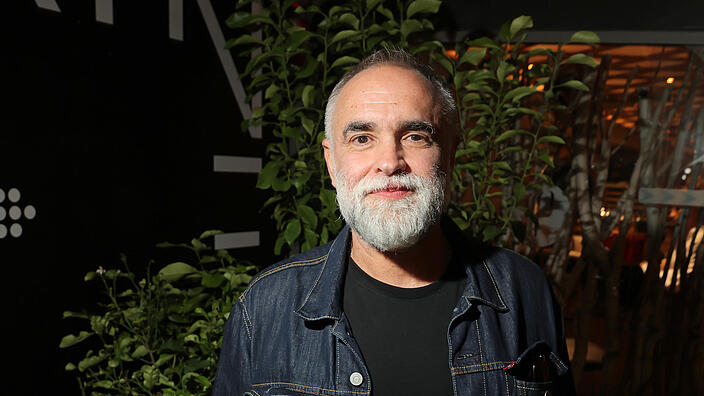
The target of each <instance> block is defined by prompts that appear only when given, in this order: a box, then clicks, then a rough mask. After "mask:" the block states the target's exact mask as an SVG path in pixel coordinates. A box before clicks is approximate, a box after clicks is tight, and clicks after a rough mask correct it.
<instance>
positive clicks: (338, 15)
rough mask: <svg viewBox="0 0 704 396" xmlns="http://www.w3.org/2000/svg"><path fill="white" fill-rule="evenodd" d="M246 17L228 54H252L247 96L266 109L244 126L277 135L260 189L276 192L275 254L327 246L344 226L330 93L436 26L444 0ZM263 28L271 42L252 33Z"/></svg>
mask: <svg viewBox="0 0 704 396" xmlns="http://www.w3.org/2000/svg"><path fill="white" fill-rule="evenodd" d="M250 3H251V1H247V0H240V1H239V2H238V8H239V11H237V12H235V13H234V14H232V15H231V16H230V17H229V18H228V20H227V24H228V26H230V27H231V28H234V29H237V36H236V38H233V39H231V40H229V41H228V43H227V45H228V47H229V48H234V49H236V50H237V51H239V55H244V56H247V57H249V58H250V59H249V61H248V63H247V66H246V68H245V70H244V72H243V73H241V74H240V76H241V78H242V79H243V80H244V82H245V87H246V91H247V94H248V97H249V98H251V97H252V96H253V95H254V94H256V93H257V92H261V91H263V92H264V98H265V99H264V104H263V105H262V106H261V107H257V108H254V109H253V112H252V117H251V119H250V120H247V121H246V122H245V123H244V125H243V126H244V127H248V126H249V125H262V126H263V127H264V129H265V130H266V131H267V133H271V134H272V135H273V136H274V139H273V142H272V143H271V144H269V145H268V147H267V149H266V156H267V159H268V161H267V163H266V165H265V166H264V168H263V169H262V171H261V172H260V173H259V178H258V180H257V187H258V188H260V189H264V190H269V191H270V193H271V198H269V200H267V201H266V203H264V207H268V208H269V209H271V216H272V217H273V218H274V220H275V222H276V230H277V233H278V238H277V239H276V243H275V246H274V253H275V254H277V255H279V254H281V253H282V249H283V250H284V251H285V252H286V253H289V254H295V253H298V252H299V251H305V250H308V249H310V248H312V247H315V246H317V245H319V244H323V243H326V242H327V241H328V239H329V238H331V237H332V236H334V235H335V234H337V232H338V231H339V230H340V228H341V227H342V222H341V220H340V216H339V215H338V214H337V202H336V201H335V191H334V189H333V188H332V186H331V184H330V182H329V176H328V174H327V168H326V167H325V162H324V161H323V154H322V148H321V146H320V143H321V142H322V140H323V139H324V138H325V130H324V129H325V126H324V115H325V114H324V113H325V106H326V104H327V99H328V96H329V95H330V91H331V90H332V88H333V87H334V86H335V84H336V83H337V81H338V80H339V79H340V78H341V77H342V75H343V74H344V73H345V72H346V71H347V70H348V69H349V68H350V67H352V66H353V65H354V64H356V63H358V62H359V61H360V60H361V59H362V58H364V57H366V56H367V55H369V54H370V53H371V52H372V51H373V50H375V49H376V48H377V47H379V46H392V45H393V46H395V47H398V48H407V47H408V45H409V40H411V39H412V37H413V36H414V35H416V34H417V33H419V32H422V31H426V30H432V29H433V25H432V23H430V21H428V20H427V19H424V18H422V16H423V15H427V14H429V13H430V14H432V13H435V12H437V10H438V7H439V6H440V4H441V2H440V1H438V0H414V1H396V0H387V1H382V0H347V1H311V2H301V3H305V6H303V5H299V2H297V1H294V0H286V1H279V0H272V1H262V2H261V3H262V6H263V10H262V11H260V12H258V13H256V14H252V13H251V12H249V11H247V7H249V5H250ZM254 31H259V32H260V33H261V35H262V39H258V38H256V37H255V36H254V35H252V34H249V33H251V32H254Z"/></svg>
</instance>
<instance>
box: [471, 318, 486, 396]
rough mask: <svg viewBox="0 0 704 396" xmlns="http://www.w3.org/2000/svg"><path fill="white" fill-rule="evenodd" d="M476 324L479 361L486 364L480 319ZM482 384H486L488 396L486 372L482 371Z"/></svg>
mask: <svg viewBox="0 0 704 396" xmlns="http://www.w3.org/2000/svg"><path fill="white" fill-rule="evenodd" d="M474 325H475V326H476V327H477V342H479V362H480V363H482V364H484V353H483V352H482V337H481V335H480V331H479V320H478V319H477V320H475V321H474ZM482 384H483V385H484V396H486V374H485V373H484V372H482Z"/></svg>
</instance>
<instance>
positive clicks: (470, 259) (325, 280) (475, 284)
mask: <svg viewBox="0 0 704 396" xmlns="http://www.w3.org/2000/svg"><path fill="white" fill-rule="evenodd" d="M442 227H443V232H444V233H445V235H446V236H447V238H448V240H449V241H450V244H451V245H452V249H453V254H455V255H457V258H458V260H460V262H461V263H462V264H463V265H464V267H465V273H466V275H467V283H466V285H465V289H464V292H463V296H464V298H465V299H466V300H467V301H469V302H474V303H477V304H482V305H486V306H488V307H491V308H493V309H495V310H497V311H501V312H506V311H508V310H509V307H508V306H507V305H506V303H505V300H504V299H503V298H502V297H501V292H500V284H499V282H496V279H495V277H494V276H493V274H492V273H491V270H490V269H489V268H490V262H489V258H490V256H491V254H492V252H493V251H495V249H496V248H492V247H489V246H486V245H483V244H481V243H478V242H477V241H474V240H468V239H466V238H465V237H464V236H463V235H462V232H461V231H460V230H459V228H457V226H456V225H455V223H454V222H453V221H452V220H449V219H448V218H444V219H443V222H442ZM350 235H351V234H350V228H349V226H347V225H346V226H345V227H344V228H343V229H342V231H340V234H339V235H338V236H337V238H335V240H334V241H333V242H332V244H331V245H330V247H329V250H328V254H327V258H326V259H325V261H324V262H323V265H322V268H321V269H320V273H319V274H318V276H317V277H316V279H315V281H314V282H313V285H312V287H311V288H310V289H309V290H308V292H307V293H306V294H305V298H304V300H303V302H302V303H301V304H300V305H299V308H298V309H296V311H295V312H296V314H297V315H299V316H301V317H302V318H303V319H306V320H312V321H315V320H323V319H333V320H339V319H340V316H341V313H342V291H343V282H344V277H345V271H346V265H347V258H348V256H349V244H350V239H351V237H350ZM458 304H459V302H458Z"/></svg>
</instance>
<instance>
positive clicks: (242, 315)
mask: <svg viewBox="0 0 704 396" xmlns="http://www.w3.org/2000/svg"><path fill="white" fill-rule="evenodd" d="M250 326H251V323H250V322H249V317H248V315H247V309H246V308H245V306H244V304H243V302H242V301H241V300H240V299H237V301H236V302H235V304H234V305H233V307H232V311H231V312H230V317H229V318H228V320H227V324H226V325H225V333H224V334H223V337H222V349H221V350H220V361H219V362H218V372H217V375H216V377H215V389H214V391H213V395H214V396H230V395H233V396H234V395H242V394H243V393H244V392H246V391H248V390H250V389H251V382H252V381H251V352H252V350H251V346H252V338H251V328H250Z"/></svg>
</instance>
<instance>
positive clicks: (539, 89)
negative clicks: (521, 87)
mask: <svg viewBox="0 0 704 396" xmlns="http://www.w3.org/2000/svg"><path fill="white" fill-rule="evenodd" d="M535 89H537V90H538V91H540V92H543V90H544V89H545V84H540V85H538V86H537V87H535Z"/></svg>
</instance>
